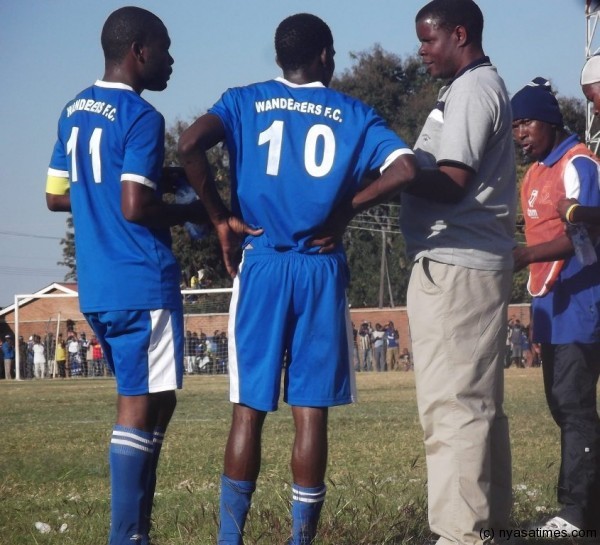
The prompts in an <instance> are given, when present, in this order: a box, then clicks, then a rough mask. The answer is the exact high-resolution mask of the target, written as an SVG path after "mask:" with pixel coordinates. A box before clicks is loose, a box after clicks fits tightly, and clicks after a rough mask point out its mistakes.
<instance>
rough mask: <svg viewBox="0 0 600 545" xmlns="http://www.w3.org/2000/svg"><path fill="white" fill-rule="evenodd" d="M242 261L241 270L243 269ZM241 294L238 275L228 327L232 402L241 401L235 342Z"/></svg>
mask: <svg viewBox="0 0 600 545" xmlns="http://www.w3.org/2000/svg"><path fill="white" fill-rule="evenodd" d="M241 267H242V263H240V266H239V270H241ZM239 296H240V279H239V272H238V275H236V277H235V278H234V279H233V291H232V292H231V302H230V303H229V325H228V327H227V330H228V331H227V333H228V336H229V340H228V343H229V344H228V349H229V352H228V358H229V360H228V362H227V363H228V366H229V401H231V402H232V403H239V402H240V375H239V371H238V361H237V345H236V342H235V316H236V311H237V304H238V298H239Z"/></svg>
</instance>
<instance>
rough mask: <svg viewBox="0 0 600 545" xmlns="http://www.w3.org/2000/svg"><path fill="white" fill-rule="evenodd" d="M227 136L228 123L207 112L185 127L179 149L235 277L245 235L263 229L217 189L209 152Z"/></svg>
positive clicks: (188, 175) (224, 257)
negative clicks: (231, 207) (233, 211)
mask: <svg viewBox="0 0 600 545" xmlns="http://www.w3.org/2000/svg"><path fill="white" fill-rule="evenodd" d="M224 139H225V127H224V126H223V123H222V121H221V119H220V118H219V117H218V116H217V115H214V114H205V115H203V116H201V117H199V118H198V119H197V120H196V121H195V122H194V123H193V124H192V125H190V126H189V127H188V128H187V129H186V130H185V131H183V133H182V134H181V136H180V138H179V144H178V153H179V160H180V162H181V164H182V166H183V168H184V169H185V173H186V175H187V179H188V182H189V184H190V185H191V186H192V187H193V188H194V190H195V191H196V193H197V194H198V197H200V201H202V203H203V204H204V206H205V208H206V212H207V214H208V217H209V218H210V221H211V222H212V223H213V225H214V226H215V230H216V232H217V236H218V237H219V242H220V244H221V250H222V252H223V261H224V263H225V268H226V269H227V272H228V273H229V274H230V276H231V277H234V276H235V275H236V274H237V268H238V265H239V261H240V256H239V250H240V247H241V243H242V240H243V237H244V235H245V234H247V233H248V234H252V235H259V234H261V233H262V229H252V228H251V227H250V226H248V225H247V224H245V223H244V222H243V221H242V220H241V219H240V218H236V217H235V216H232V215H231V212H230V211H229V209H228V208H227V207H226V206H225V203H223V200H222V199H221V196H220V195H219V192H218V191H217V186H216V184H215V180H214V177H213V175H212V170H211V168H210V164H209V163H208V158H207V156H206V152H207V151H208V150H209V149H211V148H212V147H213V146H215V145H216V144H218V143H219V142H222V141H223V140H224Z"/></svg>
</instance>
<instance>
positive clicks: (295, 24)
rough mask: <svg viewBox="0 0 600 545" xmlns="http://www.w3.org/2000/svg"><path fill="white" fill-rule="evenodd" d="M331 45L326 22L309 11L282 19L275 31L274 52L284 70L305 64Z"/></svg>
mask: <svg viewBox="0 0 600 545" xmlns="http://www.w3.org/2000/svg"><path fill="white" fill-rule="evenodd" d="M332 45H333V35H332V34H331V30H330V28H329V27H328V26H327V23H325V21H323V20H322V19H319V18H318V17H317V16H316V15H311V14H310V13H297V14H296V15H291V16H290V17H287V18H286V19H284V20H283V21H282V22H281V23H280V24H279V26H278V27H277V30H276V31H275V52H276V53H277V59H278V60H279V64H280V65H281V67H282V68H283V69H284V70H297V69H298V68H301V67H303V66H306V65H307V64H309V63H310V62H311V61H313V60H314V58H315V57H317V56H318V55H320V54H321V52H322V51H323V49H324V48H326V47H330V46H332Z"/></svg>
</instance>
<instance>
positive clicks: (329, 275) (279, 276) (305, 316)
mask: <svg viewBox="0 0 600 545" xmlns="http://www.w3.org/2000/svg"><path fill="white" fill-rule="evenodd" d="M347 284H348V267H347V264H346V259H345V256H344V255H343V254H299V253H297V252H293V251H288V252H277V251H274V250H271V249H266V248H260V249H257V248H254V249H246V250H244V257H243V260H242V263H241V265H240V268H239V271H238V275H237V277H236V278H235V280H234V285H233V294H232V299H231V305H230V313H229V380H230V400H231V401H232V402H233V403H241V404H243V405H247V406H249V407H251V408H253V409H256V410H260V411H274V410H276V409H277V405H278V401H279V395H280V391H281V382H282V381H281V378H282V375H283V377H284V380H283V400H284V401H285V402H286V403H288V404H289V405H292V406H299V407H331V406H335V405H343V404H347V403H352V402H353V401H355V400H356V385H355V377H354V368H353V366H352V357H351V356H352V327H351V322H350V314H349V311H348V302H347V299H346V287H347ZM284 360H285V365H284Z"/></svg>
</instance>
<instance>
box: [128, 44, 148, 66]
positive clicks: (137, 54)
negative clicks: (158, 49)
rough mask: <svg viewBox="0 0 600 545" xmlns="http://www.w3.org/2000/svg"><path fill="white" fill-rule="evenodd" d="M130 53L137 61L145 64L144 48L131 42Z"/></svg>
mask: <svg viewBox="0 0 600 545" xmlns="http://www.w3.org/2000/svg"><path fill="white" fill-rule="evenodd" d="M131 53H132V54H133V56H134V58H135V59H136V60H137V61H139V62H146V58H145V55H144V46H143V45H142V44H141V43H140V42H133V43H132V44H131Z"/></svg>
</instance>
